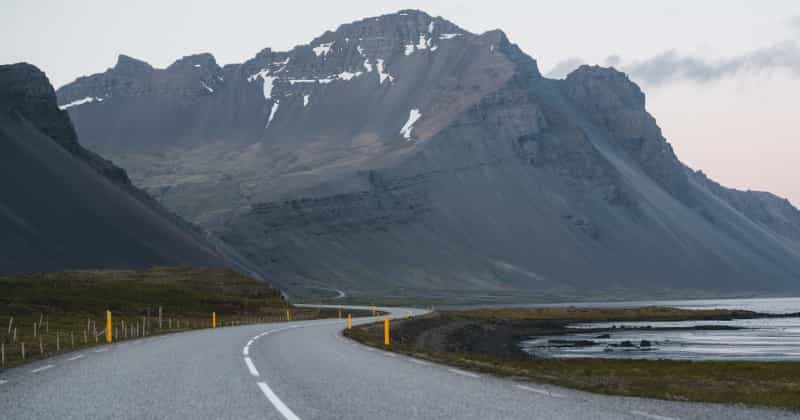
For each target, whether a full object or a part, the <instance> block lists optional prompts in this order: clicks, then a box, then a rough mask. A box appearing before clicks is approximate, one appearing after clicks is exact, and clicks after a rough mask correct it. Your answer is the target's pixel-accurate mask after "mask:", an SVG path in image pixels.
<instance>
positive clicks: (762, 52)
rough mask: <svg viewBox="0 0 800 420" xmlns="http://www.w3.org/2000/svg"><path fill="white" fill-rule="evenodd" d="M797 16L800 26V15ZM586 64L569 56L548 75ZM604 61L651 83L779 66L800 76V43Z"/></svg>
mask: <svg viewBox="0 0 800 420" xmlns="http://www.w3.org/2000/svg"><path fill="white" fill-rule="evenodd" d="M797 20H798V22H797V25H798V28H799V29H800V17H798V18H797ZM582 64H586V60H583V59H581V58H577V57H572V58H568V59H566V60H564V61H561V62H559V63H558V64H556V65H555V67H553V68H552V69H551V70H550V71H549V72H548V73H547V77H550V78H555V79H560V78H563V77H565V76H566V75H567V74H569V73H570V72H571V71H572V70H575V69H576V68H577V67H579V66H580V65H582ZM603 64H604V65H605V66H609V67H615V68H617V69H620V70H622V71H624V72H626V73H628V75H629V76H630V78H631V79H632V80H633V81H635V82H637V83H642V84H645V85H651V86H657V85H663V84H666V83H670V82H673V81H677V80H690V81H694V82H697V83H707V82H712V81H715V80H719V79H723V78H725V77H731V76H735V75H737V74H768V73H770V72H774V71H778V70H785V71H788V72H790V73H791V74H794V75H795V76H797V77H800V43H798V41H794V40H787V41H784V42H781V43H778V44H775V45H771V46H768V47H763V48H758V49H756V50H753V51H750V52H748V53H745V54H742V55H739V56H734V57H728V58H723V59H708V58H705V57H701V56H695V55H684V54H681V53H679V52H678V51H675V50H670V51H666V52H663V53H661V54H659V55H656V56H654V57H651V58H648V59H645V60H640V61H631V62H626V61H625V60H623V59H622V58H621V57H619V56H618V55H611V56H609V57H607V58H606V59H605V61H604V63H603Z"/></svg>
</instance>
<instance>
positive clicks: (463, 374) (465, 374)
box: [447, 369, 481, 378]
mask: <svg viewBox="0 0 800 420" xmlns="http://www.w3.org/2000/svg"><path fill="white" fill-rule="evenodd" d="M447 370H449V371H450V372H453V373H455V374H456V375H461V376H468V377H470V378H480V377H481V375H478V374H477V373H472V372H466V371H463V370H459V369H447Z"/></svg>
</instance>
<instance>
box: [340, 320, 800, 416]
mask: <svg viewBox="0 0 800 420" xmlns="http://www.w3.org/2000/svg"><path fill="white" fill-rule="evenodd" d="M753 315H754V314H753V313H749V312H745V311H735V313H730V311H716V310H712V311H686V310H676V309H669V308H638V309H575V308H547V309H532V310H529V309H524V310H523V309H513V310H495V309H492V310H475V311H459V312H445V313H442V314H439V315H438V318H435V319H434V317H428V318H420V319H415V320H411V321H403V322H396V323H395V326H394V327H393V329H392V344H391V345H389V346H384V345H383V329H382V326H381V325H380V324H369V325H364V326H358V327H354V328H353V329H352V330H351V331H349V332H347V334H346V335H348V336H350V337H351V338H353V339H355V340H358V341H360V342H362V343H364V344H367V345H371V346H374V347H378V348H383V349H386V350H391V351H396V352H400V353H405V354H407V355H410V356H414V357H420V358H424V359H427V360H431V361H434V362H438V363H443V364H448V365H452V366H456V367H460V368H464V369H471V370H475V371H479V372H484V373H489V374H494V375H500V376H509V377H514V378H515V379H522V380H531V381H536V382H544V383H550V384H555V385H560V386H565V387H570V388H575V389H579V390H584V391H589V392H595V393H602V394H610V395H624V396H637V397H648V398H658V399H664V400H675V401H697V402H715V403H740V404H747V405H759V406H771V407H782V408H788V409H792V410H800V363H798V362H745V361H733V362H726V361H675V360H621V359H592V358H585V359H572V358H570V359H557V358H537V357H532V356H517V355H514V356H509V355H498V354H489V353H487V352H479V351H469V352H467V351H439V350H437V349H431V348H426V347H424V346H418V345H416V341H415V337H416V336H419V335H420V334H422V333H429V332H431V331H432V328H441V327H442V326H445V327H446V326H447V325H448V324H447V323H448V322H450V323H456V322H461V323H462V324H461V325H463V321H464V320H470V321H474V322H471V323H470V324H469V325H470V328H473V327H475V326H481V327H483V328H491V325H496V323H497V322H507V321H508V320H510V319H513V320H557V321H564V322H587V321H619V320H628V321H633V320H665V319H669V320H683V319H719V318H725V317H731V316H733V317H737V316H741V317H751V316H753ZM434 321H435V322H434ZM415 324H416V326H415ZM450 325H452V324H450ZM443 330H446V328H443ZM459 331H463V330H459ZM458 337H460V335H459V334H452V335H449V336H447V339H448V340H451V341H450V342H449V344H453V345H455V347H459V346H458V344H459V343H454V342H453V341H452V340H459V338H458Z"/></svg>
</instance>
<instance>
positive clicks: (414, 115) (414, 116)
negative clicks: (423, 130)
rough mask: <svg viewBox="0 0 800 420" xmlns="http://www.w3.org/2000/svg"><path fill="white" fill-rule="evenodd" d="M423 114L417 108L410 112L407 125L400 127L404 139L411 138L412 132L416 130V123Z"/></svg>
mask: <svg viewBox="0 0 800 420" xmlns="http://www.w3.org/2000/svg"><path fill="white" fill-rule="evenodd" d="M421 116H422V113H421V112H419V109H416V108H414V109H412V110H411V111H409V112H408V121H406V123H405V125H403V128H401V129H400V134H401V135H402V136H403V138H404V139H406V140H411V132H412V131H413V130H414V124H415V123H416V122H417V120H419V118H420V117H421Z"/></svg>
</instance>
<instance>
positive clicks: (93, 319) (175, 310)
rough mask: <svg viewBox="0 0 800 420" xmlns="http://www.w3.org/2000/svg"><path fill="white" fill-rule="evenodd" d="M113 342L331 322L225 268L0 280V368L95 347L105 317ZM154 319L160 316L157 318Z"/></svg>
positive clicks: (322, 313) (100, 339) (323, 314)
mask: <svg viewBox="0 0 800 420" xmlns="http://www.w3.org/2000/svg"><path fill="white" fill-rule="evenodd" d="M106 310H110V311H111V312H112V316H113V330H114V336H115V341H119V340H124V339H131V338H137V337H142V336H148V335H153V334H161V333H166V332H173V331H180V330H187V329H194V328H208V327H210V323H211V313H212V312H216V315H217V326H218V327H221V326H227V325H236V324H243V323H255V322H269V321H281V320H286V318H287V316H291V318H292V319H293V320H300V319H312V318H319V317H331V316H337V315H338V313H336V312H335V311H333V310H327V311H326V310H318V309H310V308H294V307H290V306H289V305H287V304H286V303H285V302H283V301H282V300H281V296H280V293H279V292H278V291H277V290H275V289H273V288H271V287H270V286H269V285H268V284H266V283H262V282H258V281H256V280H253V279H251V278H249V277H246V276H243V275H241V274H239V273H236V272H234V271H231V270H227V269H210V268H153V269H150V270H146V271H138V272H137V271H68V272H61V273H46V274H29V275H21V276H11V277H0V343H2V345H1V346H0V350H2V353H4V354H3V356H4V360H3V361H2V363H0V368H2V367H9V366H13V365H16V364H19V363H21V362H23V360H22V348H23V345H24V347H25V360H26V361H28V360H31V359H32V358H40V357H45V356H48V355H52V354H54V353H57V352H63V351H69V350H72V349H77V348H80V347H82V346H90V345H95V344H98V343H100V344H102V343H104V340H105V335H104V334H103V331H104V329H105V325H106V324H105V312H106ZM159 313H160V316H159Z"/></svg>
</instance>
